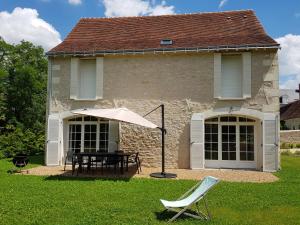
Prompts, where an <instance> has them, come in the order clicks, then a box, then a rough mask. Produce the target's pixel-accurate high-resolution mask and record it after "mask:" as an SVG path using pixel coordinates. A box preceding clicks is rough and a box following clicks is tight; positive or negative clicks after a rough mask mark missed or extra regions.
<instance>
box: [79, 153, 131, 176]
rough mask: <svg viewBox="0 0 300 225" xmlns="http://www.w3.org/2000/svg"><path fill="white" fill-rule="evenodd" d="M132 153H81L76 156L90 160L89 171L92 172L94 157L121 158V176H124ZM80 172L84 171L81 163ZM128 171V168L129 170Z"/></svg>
mask: <svg viewBox="0 0 300 225" xmlns="http://www.w3.org/2000/svg"><path fill="white" fill-rule="evenodd" d="M131 154H132V153H126V152H79V153H75V155H78V156H80V157H82V158H83V157H86V158H88V167H87V169H88V170H90V168H91V162H92V158H93V157H103V158H104V157H105V158H114V157H118V158H120V162H121V168H120V171H121V174H124V162H126V165H127V166H128V158H129V156H130V155H131ZM78 169H79V171H81V170H82V164H81V163H79V168H78ZM127 170H128V168H127Z"/></svg>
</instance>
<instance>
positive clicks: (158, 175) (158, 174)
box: [146, 104, 177, 178]
mask: <svg viewBox="0 0 300 225" xmlns="http://www.w3.org/2000/svg"><path fill="white" fill-rule="evenodd" d="M158 108H161V127H160V128H159V129H160V130H161V172H156V173H151V174H150V176H151V177H155V178H175V177H177V175H176V174H174V173H166V172H165V134H166V133H167V131H166V129H165V106H164V104H161V105H160V106H159V107H157V108H156V109H158ZM156 109H154V110H152V111H151V112H153V111H155V110H156ZM151 112H150V113H151ZM150 113H148V114H150ZM148 114H146V115H148Z"/></svg>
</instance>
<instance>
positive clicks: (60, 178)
mask: <svg viewBox="0 0 300 225" xmlns="http://www.w3.org/2000/svg"><path fill="white" fill-rule="evenodd" d="M130 179H131V178H127V177H113V178H112V177H82V176H72V175H71V176H65V175H54V176H48V177H45V179H44V180H46V181H115V182H120V181H123V182H129V181H130Z"/></svg>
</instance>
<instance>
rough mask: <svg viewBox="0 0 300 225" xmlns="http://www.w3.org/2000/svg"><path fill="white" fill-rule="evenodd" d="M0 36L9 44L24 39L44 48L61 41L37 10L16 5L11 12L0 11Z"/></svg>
mask: <svg viewBox="0 0 300 225" xmlns="http://www.w3.org/2000/svg"><path fill="white" fill-rule="evenodd" d="M0 36H1V37H2V38H3V39H4V40H5V41H6V42H8V43H11V44H17V43H19V42H20V41H22V40H25V41H30V42H32V43H33V44H35V45H41V46H42V47H43V48H44V49H45V50H49V49H50V48H52V47H54V46H56V45H57V44H59V43H60V42H61V38H60V34H59V33H58V31H57V30H55V28H54V27H53V26H52V25H50V24H49V23H47V22H46V21H45V20H43V19H41V18H39V14H38V12H37V10H35V9H30V8H19V7H17V8H15V9H14V10H13V11H12V12H11V13H9V12H7V11H2V12H0Z"/></svg>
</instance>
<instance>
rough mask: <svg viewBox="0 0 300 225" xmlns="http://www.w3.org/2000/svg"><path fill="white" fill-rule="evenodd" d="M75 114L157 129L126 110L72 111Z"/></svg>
mask: <svg viewBox="0 0 300 225" xmlns="http://www.w3.org/2000/svg"><path fill="white" fill-rule="evenodd" d="M72 112H73V113H75V114H81V115H88V116H94V117H99V118H105V119H109V120H117V121H121V122H126V123H131V124H136V125H140V126H143V127H148V128H158V126H157V125H155V124H154V123H152V122H150V121H149V120H146V119H145V118H144V117H142V116H140V115H138V114H136V113H135V112H132V111H130V110H129V109H127V108H113V109H80V110H74V111H72Z"/></svg>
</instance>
